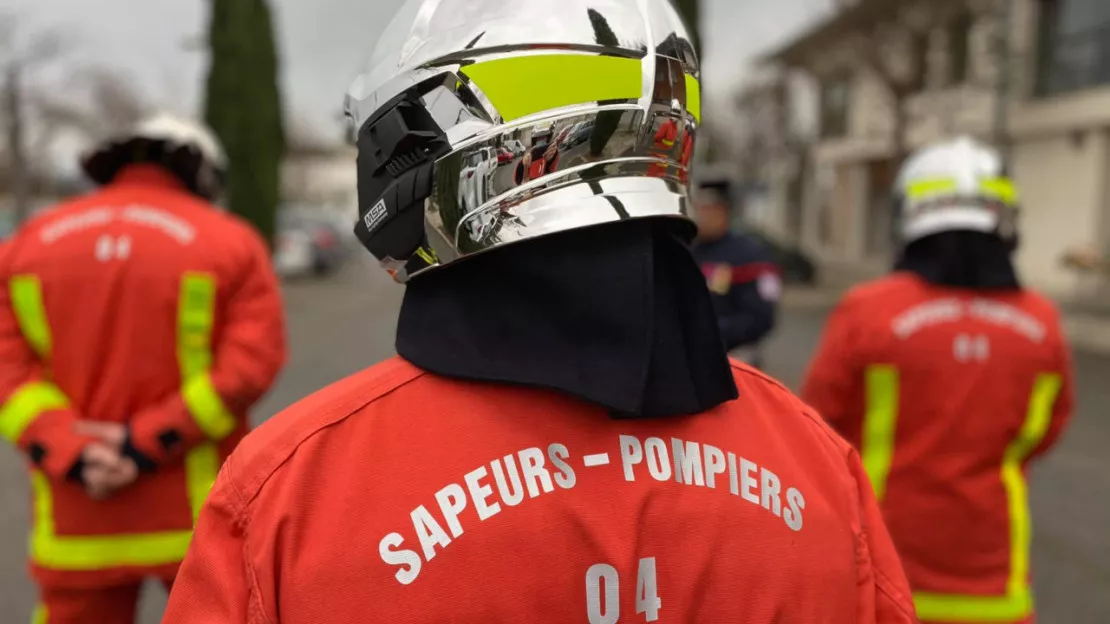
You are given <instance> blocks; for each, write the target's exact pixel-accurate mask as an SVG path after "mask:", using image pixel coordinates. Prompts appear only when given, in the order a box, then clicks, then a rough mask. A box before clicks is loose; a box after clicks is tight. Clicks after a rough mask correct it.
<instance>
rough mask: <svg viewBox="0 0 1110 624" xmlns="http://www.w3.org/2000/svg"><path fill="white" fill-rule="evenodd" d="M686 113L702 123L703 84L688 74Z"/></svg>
mask: <svg viewBox="0 0 1110 624" xmlns="http://www.w3.org/2000/svg"><path fill="white" fill-rule="evenodd" d="M686 112H688V113H690V115H692V116H693V117H694V120H695V121H697V122H699V123H700V122H701V83H700V82H698V79H697V78H694V77H693V76H691V75H690V74H686Z"/></svg>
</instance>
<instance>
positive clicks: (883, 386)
mask: <svg viewBox="0 0 1110 624" xmlns="http://www.w3.org/2000/svg"><path fill="white" fill-rule="evenodd" d="M864 380H865V387H866V396H867V411H866V413H865V414H864V416H863V431H862V434H863V435H862V440H861V442H860V461H861V462H863V470H864V472H866V473H867V478H868V479H869V480H870V481H871V488H872V489H873V490H874V491H875V498H876V499H878V500H880V501H881V500H882V499H883V495H884V494H886V480H887V476H889V475H890V465H891V462H892V461H893V460H894V430H895V427H896V425H897V421H898V370H897V369H896V368H895V367H894V366H891V365H890V364H872V365H871V366H868V367H867V369H866V371H865V372H864Z"/></svg>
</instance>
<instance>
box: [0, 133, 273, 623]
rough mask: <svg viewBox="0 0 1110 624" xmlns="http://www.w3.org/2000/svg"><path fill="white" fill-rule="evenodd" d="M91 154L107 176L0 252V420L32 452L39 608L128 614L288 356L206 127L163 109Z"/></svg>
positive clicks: (97, 171) (174, 563)
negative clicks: (224, 203)
mask: <svg viewBox="0 0 1110 624" xmlns="http://www.w3.org/2000/svg"><path fill="white" fill-rule="evenodd" d="M83 165H84V168H85V171H86V173H87V174H88V175H89V176H90V177H91V178H92V179H93V180H94V181H96V182H97V183H99V184H101V185H102V187H101V188H100V189H99V190H98V191H97V192H96V193H93V194H91V195H88V196H85V197H81V198H78V199H74V200H72V201H69V202H67V203H64V204H62V205H60V206H58V207H56V208H55V209H53V210H50V211H48V212H47V213H45V214H43V215H42V216H40V217H38V218H36V219H34V220H32V221H30V222H29V223H27V224H26V225H25V226H24V227H23V228H21V229H20V230H19V232H17V234H16V235H15V237H14V238H13V239H12V240H11V242H10V243H9V244H7V245H5V247H4V249H3V253H2V256H0V279H2V281H3V289H0V396H2V397H3V401H4V403H3V407H2V409H0V433H2V434H3V435H4V437H6V438H7V439H8V440H10V441H11V442H12V443H14V444H16V445H17V446H18V447H19V448H20V449H22V450H23V451H24V452H25V453H26V455H27V458H28V460H29V462H30V469H31V484H32V492H33V497H34V519H33V529H32V534H31V540H30V566H31V572H32V576H33V577H34V580H35V581H36V582H37V583H38V585H39V589H40V604H39V606H38V607H37V612H36V614H35V618H36V619H35V622H36V624H131V623H132V622H133V621H134V613H135V606H136V601H137V598H138V595H139V590H140V584H141V583H142V581H143V580H144V579H145V578H147V577H153V578H156V579H160V580H161V581H162V582H163V583H165V584H166V585H167V586H168V585H170V584H172V582H173V579H174V575H175V573H176V571H177V567H178V565H179V564H180V562H181V560H182V559H183V558H184V556H185V551H186V548H187V547H188V544H189V541H190V538H191V536H192V528H193V522H194V520H195V518H196V516H197V514H198V513H199V512H200V507H201V503H202V502H203V501H204V499H205V497H206V495H207V493H208V490H209V489H210V488H211V486H212V483H213V482H214V481H215V478H216V473H217V471H218V470H219V468H220V465H221V463H222V461H223V459H224V458H225V457H226V456H227V455H228V454H229V453H230V452H231V450H232V449H233V448H234V447H235V446H236V444H237V443H238V442H239V440H240V439H241V438H242V437H243V435H244V434H245V433H246V431H247V427H248V424H247V411H248V408H249V407H250V406H251V405H252V404H253V403H254V402H255V401H257V400H258V398H259V397H260V396H261V395H262V394H263V393H264V392H265V391H266V390H267V389H268V388H269V387H270V384H271V383H272V382H273V380H274V377H275V376H276V374H277V373H278V370H279V369H280V368H281V366H282V364H283V363H284V361H285V342H284V334H285V331H284V321H283V312H282V305H281V298H280V294H279V291H278V284H277V280H276V278H275V276H274V273H273V271H272V269H271V266H270V259H269V253H268V250H267V247H266V245H265V243H264V242H263V240H262V239H261V237H260V236H259V235H258V234H257V233H256V232H255V231H254V230H253V229H252V227H251V226H249V225H248V224H247V223H246V222H244V221H241V220H239V219H238V218H236V217H234V216H232V215H230V214H228V213H226V212H223V211H221V210H219V209H217V208H216V207H215V206H214V205H212V204H211V203H210V202H211V201H212V200H213V199H214V198H215V196H216V195H217V194H218V193H219V192H220V190H221V187H222V180H223V177H224V174H223V172H224V167H225V162H224V155H223V151H222V149H221V147H220V145H219V144H218V143H217V140H216V139H215V137H214V136H213V135H212V134H211V133H210V132H209V131H208V130H207V129H206V128H204V127H203V126H200V125H197V124H194V123H192V122H190V121H187V120H183V119H178V118H174V117H172V116H169V115H156V116H154V117H151V118H149V119H147V120H145V121H143V122H141V123H140V124H138V126H137V127H136V128H134V129H133V130H132V131H131V132H129V133H127V134H126V135H125V136H122V137H119V138H117V139H116V140H112V141H108V142H106V143H104V144H103V145H101V146H100V147H99V148H98V149H96V150H95V151H94V152H93V153H91V154H90V155H89V156H88V157H87V158H86V159H85V160H84V161H83Z"/></svg>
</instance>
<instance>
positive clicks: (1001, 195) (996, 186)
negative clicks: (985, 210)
mask: <svg viewBox="0 0 1110 624" xmlns="http://www.w3.org/2000/svg"><path fill="white" fill-rule="evenodd" d="M979 192H980V193H982V195H983V196H984V197H988V198H990V199H997V200H998V201H1000V202H1002V203H1004V204H1008V205H1014V204H1016V203H1017V202H1018V192H1017V187H1016V186H1014V182H1013V180H1011V179H1009V178H988V179H986V180H983V181H981V182H980V183H979Z"/></svg>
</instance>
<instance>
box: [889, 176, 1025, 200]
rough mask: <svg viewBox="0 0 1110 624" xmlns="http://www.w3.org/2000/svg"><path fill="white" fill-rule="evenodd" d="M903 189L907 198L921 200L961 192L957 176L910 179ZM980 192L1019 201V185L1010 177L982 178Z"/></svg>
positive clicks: (984, 194)
mask: <svg viewBox="0 0 1110 624" xmlns="http://www.w3.org/2000/svg"><path fill="white" fill-rule="evenodd" d="M903 191H904V193H905V195H906V199H908V200H910V201H913V202H921V201H927V200H930V199H935V198H937V197H943V196H946V195H957V194H960V185H959V182H958V181H957V180H956V178H923V179H919V180H910V181H909V182H907V183H906V184H905V186H904V189H903ZM965 192H966V191H965ZM978 192H979V195H981V196H982V197H985V198H988V199H997V200H998V201H1000V202H1002V203H1004V204H1007V205H1015V204H1017V201H1018V192H1017V187H1016V186H1015V185H1014V182H1013V180H1011V179H1010V178H1002V177H999V178H985V179H983V180H980V181H979V188H978Z"/></svg>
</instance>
